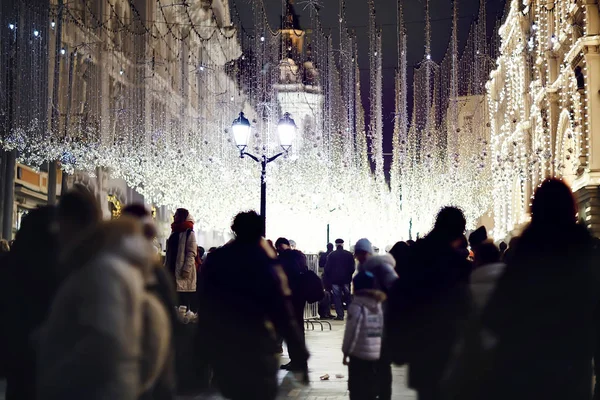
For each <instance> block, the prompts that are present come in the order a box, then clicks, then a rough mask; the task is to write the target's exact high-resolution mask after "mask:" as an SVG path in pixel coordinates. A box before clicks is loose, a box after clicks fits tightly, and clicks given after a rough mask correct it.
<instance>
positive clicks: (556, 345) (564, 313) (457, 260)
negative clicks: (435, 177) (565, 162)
mask: <svg viewBox="0 0 600 400" xmlns="http://www.w3.org/2000/svg"><path fill="white" fill-rule="evenodd" d="M531 216H532V217H531V223H530V224H529V226H528V227H527V228H526V229H525V230H524V232H523V233H522V235H520V236H519V237H518V238H513V239H512V240H511V241H510V243H509V244H508V245H506V244H504V242H503V243H501V244H500V246H499V247H497V246H496V245H495V244H494V242H493V241H492V240H491V239H489V238H488V237H487V232H486V230H485V228H484V227H481V228H479V229H477V230H476V231H475V232H473V233H472V234H471V235H470V236H469V238H468V239H467V237H466V236H465V226H466V222H465V218H464V215H463V213H462V211H461V210H460V209H458V208H455V207H446V208H443V209H442V210H441V211H440V212H439V214H438V215H437V218H436V222H435V225H434V227H433V229H432V231H431V232H430V233H429V234H428V235H426V236H425V237H424V238H422V239H419V240H417V241H416V242H413V241H407V242H398V243H396V245H394V246H393V247H392V248H391V249H390V251H389V253H386V254H382V255H379V252H378V250H377V249H375V248H374V246H373V245H372V243H371V242H370V241H369V240H368V239H360V240H359V241H358V242H356V243H355V244H354V246H353V247H352V250H353V252H350V251H347V250H345V249H344V241H343V240H342V239H338V240H336V242H335V250H334V246H333V244H330V245H328V247H327V251H326V252H325V253H323V254H321V256H320V258H319V275H320V277H319V276H317V274H314V273H313V272H312V271H310V270H309V269H308V267H307V258H306V256H305V255H304V254H303V253H302V252H301V251H299V250H297V249H296V248H295V243H293V241H291V240H288V239H286V238H283V237H282V238H279V239H277V240H276V241H275V243H272V242H270V241H267V240H265V238H264V237H263V227H264V220H263V217H262V216H260V215H258V214H257V213H256V212H254V211H248V212H242V213H240V214H238V215H237V216H235V218H234V220H233V224H232V226H231V230H232V232H233V233H234V239H232V240H231V241H230V242H228V243H227V244H225V245H223V246H222V247H219V248H211V249H209V250H208V251H207V252H205V250H204V248H203V247H201V246H199V245H198V243H197V239H196V235H195V233H194V219H193V217H192V216H191V215H190V213H189V212H188V211H187V210H186V209H183V208H180V209H177V210H176V212H175V214H174V216H173V224H172V226H171V230H172V233H171V235H170V237H169V238H168V240H167V246H166V252H165V254H164V257H161V255H160V254H159V253H158V251H157V249H156V246H155V245H154V240H155V237H156V235H157V232H156V227H155V226H154V223H153V219H152V216H151V213H150V212H149V210H148V209H147V208H146V207H145V206H144V205H142V204H132V205H128V206H127V207H125V208H124V209H123V212H122V216H121V217H120V218H119V219H115V220H110V221H103V219H102V214H101V210H100V208H99V206H98V204H97V202H96V199H95V197H94V196H93V194H92V193H90V192H89V191H87V189H85V188H83V187H78V186H76V187H74V188H73V189H72V190H71V191H70V192H69V193H67V194H66V195H64V196H62V197H61V199H60V202H59V204H58V205H57V206H56V207H54V206H46V207H42V208H39V209H36V210H32V211H31V212H30V213H29V214H27V215H26V216H25V217H24V218H23V221H22V225H21V228H20V229H19V231H18V232H17V235H16V238H15V240H14V242H12V243H9V242H7V241H0V285H1V286H2V287H1V288H0V296H1V298H0V317H1V318H2V321H3V326H2V328H0V335H1V336H0V374H2V376H4V377H5V378H6V381H7V388H6V398H7V399H8V400H13V399H23V400H28V399H119V400H121V399H122V400H129V399H131V400H133V399H144V400H145V399H173V398H175V396H176V394H177V387H178V386H180V387H181V382H180V380H181V374H180V373H179V372H180V371H179V369H180V368H179V367H178V365H179V364H178V356H179V355H181V349H180V348H178V345H179V341H180V337H181V332H182V327H183V324H182V321H181V315H180V311H181V310H182V309H183V310H184V312H187V313H193V315H196V316H197V320H198V321H199V323H198V329H196V330H195V331H194V334H193V340H192V341H193V346H190V347H189V348H187V349H186V350H185V351H186V352H187V353H189V355H190V357H189V358H190V359H191V360H192V362H191V363H190V364H188V365H186V366H185V368H186V369H187V370H188V371H187V372H188V373H187V374H186V378H185V379H188V380H189V379H191V380H194V379H198V380H206V379H207V376H209V378H208V380H209V382H208V384H206V385H203V386H202V387H203V388H204V387H207V386H212V387H214V388H217V389H218V390H219V391H220V392H221V393H222V394H223V395H224V396H225V397H226V398H230V399H233V400H242V399H246V400H248V399H249V400H274V399H275V398H276V397H277V392H278V380H277V372H278V371H279V370H280V369H285V370H288V371H291V372H293V373H294V374H296V376H297V377H298V379H299V380H300V381H301V382H304V383H308V359H309V352H308V350H307V346H306V343H305V338H304V321H303V318H304V316H303V313H304V309H305V305H306V303H307V302H308V303H315V302H319V313H320V315H321V318H324V319H329V318H333V319H337V320H339V321H344V322H345V334H344V340H343V343H340V345H341V347H342V352H343V360H342V363H343V364H344V365H348V370H349V373H348V375H349V378H348V381H349V382H348V386H349V392H350V398H351V399H354V400H376V399H379V400H390V399H391V398H392V365H393V364H395V365H405V366H407V367H408V377H407V384H408V386H410V387H411V388H413V389H415V390H416V392H417V394H418V398H419V399H420V400H437V399H440V400H441V399H448V400H476V399H492V400H495V399H498V400H500V399H509V398H510V399H537V398H540V399H541V398H543V399H557V400H558V399H561V400H563V399H569V400H588V399H592V397H593V396H594V398H595V399H599V398H600V393H599V392H598V391H597V390H596V391H594V390H592V378H593V376H594V372H596V373H598V372H600V367H598V365H600V363H595V359H596V355H597V354H598V355H599V356H600V348H599V346H598V345H599V344H600V330H599V329H598V322H600V319H599V317H600V315H599V314H598V313H599V312H600V308H598V305H599V302H600V284H599V283H600V281H599V275H598V272H599V271H598V268H597V266H596V264H597V261H596V254H597V252H598V251H599V249H598V242H597V239H595V238H593V237H592V236H591V234H590V233H589V232H588V231H587V229H585V228H584V227H582V226H581V225H579V224H578V223H577V219H576V207H575V201H574V199H573V196H572V193H571V190H570V189H569V188H568V186H566V185H565V184H564V183H563V182H562V181H558V180H547V181H545V182H544V183H543V184H542V185H541V186H540V187H539V188H538V190H537V191H536V194H535V197H534V200H533V203H532V209H531ZM332 303H333V306H334V307H333V308H334V309H335V315H332V307H331V305H332ZM207 327H209V329H207ZM283 342H285V343H286V344H287V348H288V353H289V356H290V362H289V363H287V364H284V365H280V362H279V357H278V355H279V354H280V353H281V352H282V350H283V349H282V343H283ZM597 364H598V365H597ZM207 371H209V373H208V374H207V373H206V372H207ZM178 380H179V382H178ZM199 386H201V385H199Z"/></svg>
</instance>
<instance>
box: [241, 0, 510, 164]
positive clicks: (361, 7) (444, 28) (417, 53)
mask: <svg viewBox="0 0 600 400" xmlns="http://www.w3.org/2000/svg"><path fill="white" fill-rule="evenodd" d="M230 1H231V2H235V5H236V6H237V8H238V10H239V11H240V15H241V18H242V23H243V25H244V28H247V29H248V30H252V28H253V26H252V12H251V11H250V5H249V1H248V0H230ZM263 1H264V4H265V9H266V10H267V13H268V18H269V22H270V25H271V27H272V28H273V29H275V28H277V27H278V24H279V21H280V19H279V18H280V14H281V10H282V0H263ZM283 1H285V0H283ZM401 1H403V7H404V23H405V26H406V29H407V39H408V40H407V41H408V54H407V59H408V65H409V71H408V76H409V77H408V79H409V86H411V89H412V72H413V68H414V66H416V65H418V63H419V62H420V61H421V60H423V57H424V53H425V0H401ZM458 1H459V3H458V13H459V27H458V31H459V32H458V36H459V40H460V43H459V51H460V50H462V47H463V46H464V44H465V42H466V40H467V36H468V34H469V30H470V26H471V23H472V22H473V21H474V20H475V19H476V18H477V16H478V12H479V1H480V0H458ZM294 3H295V9H296V12H297V14H298V15H299V16H300V25H301V26H302V27H303V28H309V27H310V17H309V15H308V9H307V10H306V11H305V10H303V8H304V5H303V4H302V0H295V2H294ZM319 3H320V4H321V5H322V6H323V7H322V8H321V11H320V14H321V21H322V24H323V27H324V28H326V29H331V31H332V34H333V37H334V38H337V37H338V32H339V29H338V26H339V23H338V18H339V17H338V15H339V0H320V1H319ZM429 4H430V15H431V37H432V43H431V51H432V59H433V60H434V61H436V62H438V63H439V62H440V61H441V60H442V58H443V57H444V54H445V53H446V49H447V47H448V42H449V40H450V34H451V28H452V1H451V0H430V2H429ZM504 6H505V0H487V1H486V12H487V30H488V36H489V37H491V35H497V34H498V33H497V32H494V27H495V26H496V21H497V20H498V19H499V18H501V17H502V13H503V12H504ZM375 9H376V15H377V23H378V24H379V26H380V27H381V29H382V32H383V37H382V47H383V68H384V71H383V98H384V100H383V104H384V151H386V152H389V151H391V136H392V131H393V116H392V113H393V111H394V69H395V68H396V66H397V44H396V38H397V19H396V14H397V13H396V10H397V0H375ZM368 13H369V7H368V0H346V19H347V25H348V27H349V28H350V29H354V30H355V31H356V34H357V37H358V38H359V42H358V44H359V55H358V57H359V64H360V68H361V89H362V94H363V105H364V107H365V111H366V112H367V113H368V93H369V71H368V67H369V57H368V50H369V42H368V15H369V14H368ZM335 43H336V45H337V41H335ZM411 92H412V90H411ZM409 95H410V96H412V94H409ZM409 104H412V99H409ZM409 111H410V110H409ZM386 161H389V160H386Z"/></svg>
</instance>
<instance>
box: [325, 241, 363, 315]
mask: <svg viewBox="0 0 600 400" xmlns="http://www.w3.org/2000/svg"><path fill="white" fill-rule="evenodd" d="M335 246H336V249H335V251H334V252H332V253H331V254H330V255H329V257H327V263H326V264H325V273H324V275H323V281H324V282H325V285H326V289H327V290H330V289H331V290H332V291H333V302H334V304H335V315H336V318H335V319H336V320H337V321H343V320H344V301H345V302H346V304H347V305H350V303H351V301H352V298H351V297H350V283H351V282H352V275H354V271H355V269H356V264H355V262H354V256H353V255H352V253H350V252H349V251H346V250H344V241H343V240H342V239H337V240H336V241H335Z"/></svg>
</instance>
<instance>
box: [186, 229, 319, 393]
mask: <svg viewBox="0 0 600 400" xmlns="http://www.w3.org/2000/svg"><path fill="white" fill-rule="evenodd" d="M198 295H199V300H200V307H199V310H200V311H199V315H198V318H199V321H202V322H201V323H202V324H203V325H204V324H205V325H206V326H207V327H209V328H207V329H199V330H198V339H197V343H198V344H199V347H198V351H199V352H200V353H199V354H200V355H201V356H202V357H204V358H206V361H207V362H208V363H209V364H210V365H212V367H213V368H214V371H215V378H216V380H217V382H218V384H219V386H220V387H221V390H222V391H223V394H224V395H225V396H227V397H232V396H233V397H235V396H238V398H239V396H240V395H243V393H244V391H246V392H247V391H248V390H249V387H248V385H256V384H261V385H262V388H261V389H260V390H265V387H266V386H268V387H269V388H271V389H272V390H276V387H277V371H278V369H279V363H278V360H277V357H276V356H275V355H276V353H277V351H278V347H279V346H278V340H277V335H278V334H279V335H281V336H282V337H283V339H284V340H285V341H286V342H287V344H288V348H289V349H290V353H291V354H294V356H295V357H296V359H297V360H298V361H300V360H307V359H308V352H307V350H306V347H305V346H304V343H303V341H302V338H301V334H300V328H299V326H298V324H297V323H296V319H295V318H294V312H293V309H292V304H291V291H290V289H289V286H288V282H287V277H286V274H285V273H284V272H283V269H282V268H281V266H280V265H279V263H278V261H277V259H276V254H275V252H274V250H273V249H272V248H271V247H269V246H268V244H267V243H266V242H265V241H264V240H261V242H260V243H259V242H256V243H247V242H242V241H239V240H234V241H232V242H230V243H229V244H227V245H225V246H223V247H221V248H220V249H218V250H216V251H215V252H213V253H211V255H210V257H208V258H207V259H206V263H205V264H204V265H203V267H202V272H201V279H200V280H199V285H198Z"/></svg>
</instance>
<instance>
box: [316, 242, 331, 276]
mask: <svg viewBox="0 0 600 400" xmlns="http://www.w3.org/2000/svg"><path fill="white" fill-rule="evenodd" d="M331 253H333V243H327V251H325V252H323V253H321V254H320V255H319V272H320V273H323V271H324V270H325V265H326V264H327V257H329V255H330V254H331Z"/></svg>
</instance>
